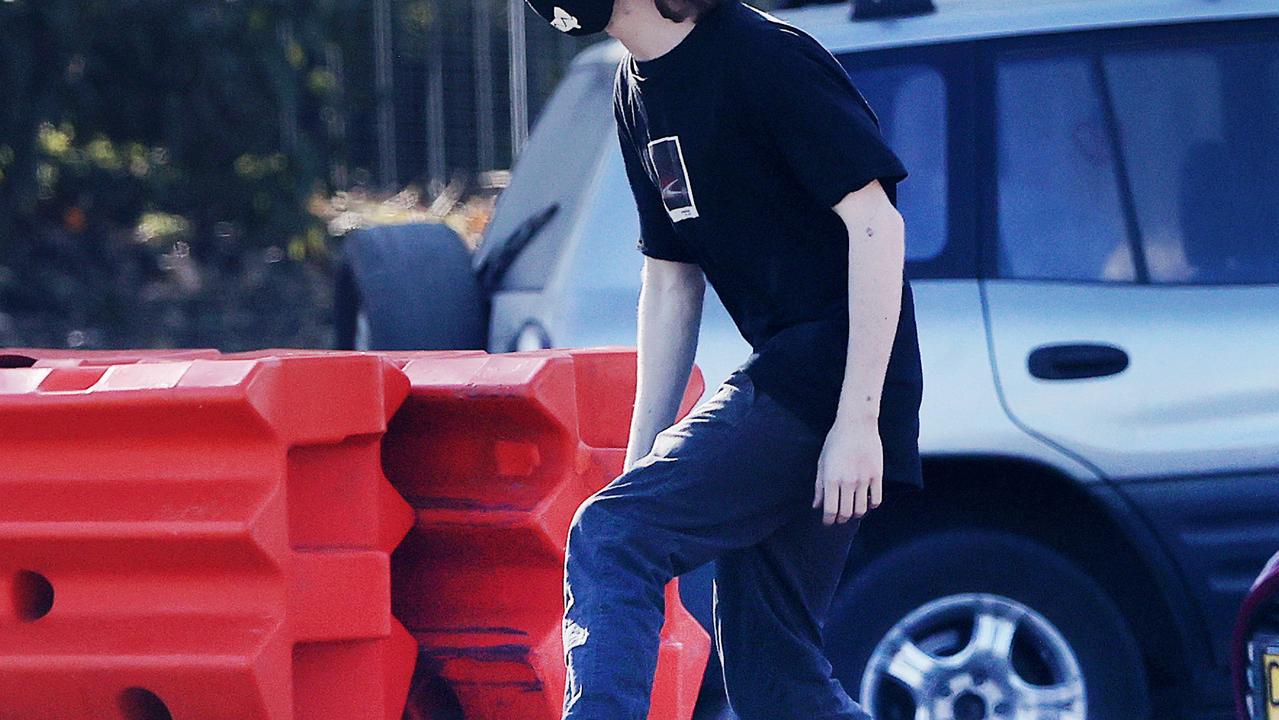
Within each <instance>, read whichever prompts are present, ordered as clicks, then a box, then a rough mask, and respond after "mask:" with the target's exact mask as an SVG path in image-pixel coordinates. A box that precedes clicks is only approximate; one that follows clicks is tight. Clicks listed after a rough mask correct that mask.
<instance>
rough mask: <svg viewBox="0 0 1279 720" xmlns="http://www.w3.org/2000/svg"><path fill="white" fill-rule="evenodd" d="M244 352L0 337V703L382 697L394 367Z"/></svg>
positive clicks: (394, 661) (222, 709) (396, 692)
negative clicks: (32, 343) (386, 472)
mask: <svg viewBox="0 0 1279 720" xmlns="http://www.w3.org/2000/svg"><path fill="white" fill-rule="evenodd" d="M252 355H253V354H252V353H250V354H245V356H243V357H235V356H230V355H221V354H219V353H217V352H216V351H211V350H191V351H98V352H93V353H76V352H67V351H53V350H48V351H46V350H40V349H15V348H6V349H2V350H0V358H3V359H4V360H5V362H3V363H0V367H4V368H5V369H0V438H3V439H2V440H0V598H2V599H0V717H2V718H6V719H7V718H15V719H16V718H21V719H22V720H46V719H48V720H80V719H88V718H92V719H94V720H98V719H113V718H124V719H125V720H159V719H161V718H169V717H172V718H176V719H177V720H188V719H190V720H222V719H224V718H225V719H226V720H256V719H259V718H260V719H264V720H265V719H269V720H284V719H288V718H292V719H296V720H321V719H323V720H338V719H342V720H346V719H352V720H365V719H368V720H374V719H376V720H394V719H395V718H399V717H400V715H401V708H402V707H403V703H404V698H405V695H406V693H407V691H408V684H409V681H410V678H411V676H412V669H413V664H414V660H415V655H416V652H417V648H416V645H415V643H414V642H413V639H412V638H411V637H410V636H409V635H408V634H407V633H406V632H405V630H404V629H403V627H402V626H401V625H400V624H399V622H397V621H396V620H395V619H394V618H393V617H392V616H391V613H390V609H391V601H390V574H389V572H390V564H389V553H390V552H391V550H392V549H393V548H394V547H395V546H396V544H397V543H398V542H399V541H400V539H401V538H402V537H403V536H404V534H405V533H406V532H407V531H408V529H409V527H410V525H411V523H412V519H413V518H412V512H411V510H410V509H409V507H408V506H407V504H405V502H404V501H403V499H402V498H400V496H399V495H398V494H397V493H396V492H395V491H394V489H393V488H392V487H391V486H390V485H389V484H388V483H387V481H386V479H385V477H384V476H383V475H382V472H381V469H380V461H379V457H380V452H381V445H382V440H383V433H384V432H385V429H386V426H387V421H388V418H389V417H390V416H391V415H392V413H394V412H395V410H396V409H397V408H398V407H399V405H400V404H401V403H402V402H403V400H404V398H405V396H406V395H407V393H408V389H409V388H408V382H407V379H406V378H405V376H404V375H403V373H401V372H400V371H399V370H398V369H397V367H396V365H395V363H394V362H393V361H391V360H389V359H387V358H383V357H379V356H377V355H370V354H353V353H345V354H339V353H312V352H305V351H297V352H296V353H295V354H291V355H290V354H289V353H288V352H285V351H282V352H278V353H275V354H274V355H271V354H266V355H264V356H261V357H251V356H252ZM23 357H25V358H26V360H22V359H20V358H23Z"/></svg>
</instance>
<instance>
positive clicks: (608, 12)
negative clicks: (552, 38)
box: [527, 0, 613, 35]
mask: <svg viewBox="0 0 1279 720" xmlns="http://www.w3.org/2000/svg"><path fill="white" fill-rule="evenodd" d="M527 2H528V4H529V6H530V7H532V8H533V11H534V12H536V13H537V14H538V15H541V16H542V19H543V20H546V22H548V23H550V24H551V27H553V28H555V29H556V30H559V31H560V32H564V33H568V34H569V35H594V34H595V33H598V32H603V31H604V28H606V27H608V21H609V20H610V19H612V17H613V0H527Z"/></svg>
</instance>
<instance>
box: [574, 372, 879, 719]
mask: <svg viewBox="0 0 1279 720" xmlns="http://www.w3.org/2000/svg"><path fill="white" fill-rule="evenodd" d="M824 442H825V437H824V436H819V435H818V434H817V433H816V432H814V431H813V429H812V428H810V427H809V426H808V425H806V424H805V423H804V422H803V421H802V420H801V419H800V418H799V417H798V416H797V415H795V414H794V413H792V412H791V411H790V410H788V409H786V408H785V407H783V406H781V405H779V404H777V402H776V401H774V400H773V399H772V398H771V397H769V396H768V395H766V394H764V393H762V392H757V391H756V390H755V387H754V385H753V384H752V382H751V380H750V377H749V376H748V375H746V374H745V373H744V372H742V371H741V370H737V371H735V372H734V373H733V374H732V375H730V376H729V377H728V379H727V380H725V382H724V383H723V384H722V385H720V386H719V388H717V389H716V391H715V393H714V394H713V395H712V396H711V397H710V398H709V399H707V400H706V401H705V402H703V403H702V404H701V405H699V406H698V407H697V408H695V409H694V410H693V412H692V413H690V414H689V415H687V416H685V417H684V419H683V420H681V421H680V422H678V423H676V424H675V425H673V426H671V427H670V428H667V429H666V430H664V431H662V432H661V433H660V434H659V435H658V436H657V439H656V440H655V442H654V445H653V450H652V452H651V453H649V454H648V455H647V456H645V457H644V458H642V459H640V460H638V461H636V463H635V464H634V465H633V466H632V468H631V469H630V470H629V471H627V472H626V473H623V474H622V475H619V476H618V477H617V478H615V479H614V480H613V481H612V482H610V483H609V484H608V485H607V486H605V487H604V488H603V489H601V490H600V491H599V492H597V493H595V494H594V495H592V496H591V497H590V498H588V499H587V500H586V501H585V502H584V503H582V505H581V506H580V507H579V508H578V509H577V513H576V514H575V515H574V517H573V523H572V526H571V527H570V529H569V536H568V551H567V556H566V558H565V574H564V623H563V631H564V647H565V663H566V665H567V668H568V681H567V683H566V685H565V692H564V715H563V717H564V718H565V719H566V720H568V719H572V720H643V719H644V718H647V716H648V705H649V696H650V693H651V689H652V688H651V686H652V682H653V675H654V672H655V669H656V665H657V651H658V644H659V633H660V631H661V627H662V621H663V617H664V611H665V607H664V598H663V592H662V591H663V588H664V587H665V585H666V584H667V583H668V582H669V581H670V580H671V578H673V577H675V576H677V575H680V574H682V573H684V572H687V571H689V570H692V569H693V568H696V567H698V566H700V565H702V564H704V563H706V562H709V561H711V560H715V561H716V562H715V583H714V621H715V643H716V649H717V650H718V652H719V654H720V657H721V660H722V666H723V673H724V678H723V679H724V686H725V689H726V691H727V695H728V700H729V703H730V705H731V706H732V708H733V711H734V712H735V713H736V714H737V716H738V717H739V718H741V720H755V718H767V719H768V720H786V719H787V718H795V719H796V720H799V719H800V718H802V719H803V720H835V719H839V720H869V717H870V716H869V715H867V714H866V713H865V712H864V711H863V710H862V709H861V707H860V706H859V705H858V704H857V703H856V702H854V701H853V700H852V699H851V698H850V697H849V696H848V693H847V692H845V690H844V688H843V687H841V685H840V683H839V681H838V680H835V679H834V678H833V677H831V666H830V663H829V662H828V661H827V660H826V658H825V656H824V655H823V653H822V649H821V648H822V637H821V622H822V619H823V618H824V616H825V614H826V612H827V610H828V608H829V606H830V602H831V598H832V596H833V595H834V592H835V587H836V585H837V583H838V581H839V577H840V573H841V571H842V570H843V567H844V563H845V560H846V558H847V555H848V548H849V544H850V542H851V541H852V538H853V534H854V533H855V532H856V531H857V526H858V524H859V520H858V519H857V518H854V519H852V520H850V521H849V522H847V523H845V524H836V525H831V526H827V525H823V524H822V515H821V510H819V509H814V508H813V507H812V498H813V484H814V481H815V479H816V473H817V460H818V457H819V455H820V453H821V450H822V445H823V443H824Z"/></svg>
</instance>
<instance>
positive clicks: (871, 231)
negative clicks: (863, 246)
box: [866, 227, 875, 237]
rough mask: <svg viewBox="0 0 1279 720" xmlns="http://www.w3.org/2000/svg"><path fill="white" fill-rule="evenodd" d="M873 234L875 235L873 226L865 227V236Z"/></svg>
mask: <svg viewBox="0 0 1279 720" xmlns="http://www.w3.org/2000/svg"><path fill="white" fill-rule="evenodd" d="M874 235H875V228H873V227H867V228H866V237H873V236H874Z"/></svg>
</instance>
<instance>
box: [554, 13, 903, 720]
mask: <svg viewBox="0 0 1279 720" xmlns="http://www.w3.org/2000/svg"><path fill="white" fill-rule="evenodd" d="M529 3H530V4H531V5H532V6H533V8H534V9H535V10H536V11H537V12H538V13H539V14H541V15H542V16H543V17H544V18H545V19H546V20H547V21H548V22H550V23H551V24H552V25H553V26H554V27H555V28H557V29H559V30H561V31H563V32H567V33H571V34H589V33H595V32H600V31H607V32H608V33H609V34H610V35H612V36H613V37H615V38H617V39H618V40H620V41H621V42H622V44H623V45H624V46H625V47H626V48H627V50H628V51H629V52H628V53H627V55H626V57H625V58H624V59H623V61H622V62H621V63H620V65H619V66H618V72H617V75H616V79H615V87H614V111H615V116H616V120H617V127H618V135H619V141H620V143H621V150H622V157H623V159H624V162H625V166H626V172H627V176H628V178H629V181H630V185H631V189H632V191H633V193H634V196H635V202H636V205H637V207H638V210H639V217H640V237H639V240H638V248H639V250H640V252H642V253H643V254H644V256H645V259H644V269H643V285H642V290H641V292H640V299H639V333H638V339H637V345H638V364H639V367H638V373H639V374H638V384H637V388H636V397H635V408H634V412H633V416H632V423H631V431H630V438H629V442H628V447H627V453H626V460H625V468H624V472H623V473H622V474H621V475H620V476H618V477H617V478H615V479H614V480H613V481H612V482H611V483H609V485H608V486H606V487H605V488H603V489H602V490H600V491H599V492H597V493H595V494H594V495H593V496H591V497H590V498H589V499H588V500H587V501H586V502H585V503H583V504H582V506H581V507H580V508H578V511H577V513H576V515H575V516H574V519H573V523H572V527H571V529H570V531H569V539H568V552H567V557H566V561H565V578H564V600H565V610H564V624H563V632H564V648H565V662H566V664H567V668H568V682H567V684H566V687H565V694H564V718H566V719H567V718H573V719H577V720H588V719H589V720H626V719H640V718H645V717H647V714H648V701H649V695H650V692H651V684H652V680H653V674H654V670H655V667H656V661H657V650H658V637H659V632H660V630H661V625H662V621H663V613H664V607H663V594H662V590H663V587H664V586H665V585H666V583H667V582H669V581H670V579H671V578H673V577H675V576H677V575H679V574H682V573H684V572H686V571H688V570H691V569H693V568H695V567H697V566H699V565H702V564H704V563H706V562H708V561H711V560H715V561H716V565H715V586H714V587H715V604H714V617H715V640H716V648H717V651H718V652H719V655H720V658H721V661H722V667H723V674H724V677H723V680H724V684H725V689H726V692H727V696H728V699H729V702H730V704H731V706H732V709H733V710H734V711H735V712H736V714H737V715H738V717H739V718H741V719H742V720H754V719H755V718H767V719H768V720H784V719H787V718H795V719H796V720H798V719H800V718H802V719H803V720H819V719H822V720H824V719H836V718H839V719H858V720H863V719H864V718H867V717H868V715H867V714H866V713H865V712H864V711H863V710H862V709H861V707H860V706H859V705H858V704H857V703H856V702H854V701H853V700H852V699H851V698H850V697H849V695H848V694H847V692H846V691H845V690H844V688H843V687H841V685H840V683H839V682H838V681H837V680H835V679H834V678H833V677H832V676H831V666H830V663H829V662H828V661H827V660H826V658H825V656H824V655H823V651H822V639H821V623H822V620H823V618H824V616H825V614H826V612H827V609H828V607H829V605H830V602H831V599H832V596H833V594H834V591H835V587H836V584H837V582H838V580H839V576H840V573H841V571H842V569H843V567H844V564H845V561H846V557H847V553H848V548H849V543H850V542H851V539H852V537H853V534H854V533H855V532H856V529H857V527H858V525H859V524H860V521H861V518H862V517H863V516H864V515H865V514H866V513H867V512H868V511H869V510H871V509H873V508H875V507H877V506H878V505H879V504H880V503H881V500H882V498H883V496H884V488H885V487H887V488H888V493H889V494H890V495H892V494H895V493H897V492H899V491H907V490H914V489H917V488H919V487H921V486H922V478H921V476H920V462H919V451H918V444H917V440H918V430H919V402H920V397H921V393H922V388H923V381H922V377H921V372H920V363H919V348H918V344H917V338H916V331H915V318H914V303H913V298H912V295H911V290H910V284H909V283H908V282H907V281H906V279H905V275H904V270H903V263H904V260H903V258H904V222H903V220H902V217H901V216H900V215H899V214H898V212H897V209H896V183H897V182H898V181H900V180H901V179H903V178H904V177H906V170H905V168H903V167H902V164H901V162H900V160H899V159H898V158H897V156H896V155H895V154H894V153H893V152H892V150H891V149H889V148H888V146H887V145H886V144H885V142H884V140H883V138H882V137H881V135H880V133H879V128H878V121H877V119H876V117H875V115H874V113H873V111H872V110H871V108H870V107H869V106H868V105H867V104H866V102H865V100H864V99H863V98H862V96H861V94H860V93H859V92H858V91H857V89H856V88H855V87H854V86H853V84H852V82H851V81H850V80H849V78H848V76H847V74H846V73H845V72H844V70H843V68H842V67H841V66H840V65H839V63H838V61H836V60H835V58H834V57H832V56H831V55H830V53H829V52H827V51H826V50H825V49H824V48H822V47H821V45H819V44H818V43H817V41H816V40H814V39H813V38H811V37H810V36H808V35H807V34H805V33H803V32H802V31H800V30H798V29H796V28H794V27H792V26H790V25H788V24H786V23H783V22H781V21H779V20H777V19H776V18H773V17H772V16H770V15H767V14H765V13H763V12H760V11H758V10H756V9H754V8H752V7H750V6H748V5H745V4H743V3H741V2H740V1H739V0H529ZM707 281H709V282H710V283H711V284H712V286H713V287H714V289H715V290H716V292H717V293H718V294H719V297H720V299H721V300H722V301H723V303H724V306H725V308H726V309H727V310H728V312H729V313H730V315H731V316H732V317H733V320H734V322H735V323H736V325H737V327H738V329H739V330H740V331H741V333H742V336H743V337H744V338H745V339H746V340H747V341H748V342H749V343H750V345H751V347H752V350H753V352H752V353H751V354H750V356H749V357H748V358H747V359H746V360H745V362H744V363H743V364H742V365H741V366H739V367H738V368H737V369H736V370H734V371H733V373H732V374H731V375H730V376H729V377H728V378H727V380H725V382H724V383H723V384H722V385H720V386H719V387H718V388H717V389H716V391H715V392H714V393H713V394H712V396H711V397H710V398H709V399H708V400H706V401H705V402H703V403H702V404H701V405H699V406H698V407H697V408H695V409H694V411H693V412H692V413H690V414H689V415H688V416H687V417H685V418H684V419H683V420H681V421H680V422H679V423H677V424H675V425H673V426H672V425H671V423H672V422H673V421H674V419H675V415H676V413H677V411H678V405H679V401H680V398H681V395H682V392H683V389H684V387H685V384H686V381H687V379H688V376H689V372H690V370H691V366H692V362H693V357H694V352H695V349H696V346H697V338H698V328H699V323H700V319H701V311H702V297H703V293H704V290H705V282H707Z"/></svg>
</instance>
